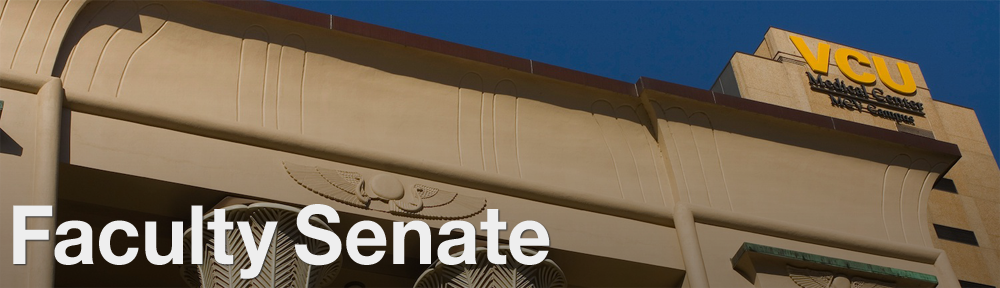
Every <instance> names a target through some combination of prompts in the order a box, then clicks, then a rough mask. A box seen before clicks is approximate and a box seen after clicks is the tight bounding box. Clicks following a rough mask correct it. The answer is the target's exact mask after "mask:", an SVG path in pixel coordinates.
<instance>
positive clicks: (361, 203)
mask: <svg viewBox="0 0 1000 288" xmlns="http://www.w3.org/2000/svg"><path fill="white" fill-rule="evenodd" d="M284 165H285V170H286V171H287V172H288V176H290V177H292V179H293V180H295V182H296V183H298V184H299V185H301V186H302V187H304V188H306V189H308V190H309V191H312V192H313V193H316V194H318V195H320V196H323V197H326V198H329V199H331V200H334V201H337V202H340V203H343V204H347V205H351V206H354V207H358V208H361V209H370V210H375V211H382V212H387V213H391V214H395V215H400V216H407V217H413V218H422V219H442V220H448V219H462V218H468V217H471V216H473V215H476V214H479V212H481V211H483V209H486V199H485V198H479V197H473V196H468V195H462V194H458V193H455V192H449V191H444V190H441V189H438V188H434V187H431V186H427V185H423V184H416V185H413V186H412V187H409V188H407V187H404V186H403V184H402V183H400V182H399V180H398V179H396V177H395V176H392V175H389V174H376V175H373V176H371V177H367V178H366V177H364V176H363V175H361V174H360V173H357V172H350V171H342V170H333V169H327V168H321V167H312V166H303V165H297V164H292V163H288V162H285V163H284Z"/></svg>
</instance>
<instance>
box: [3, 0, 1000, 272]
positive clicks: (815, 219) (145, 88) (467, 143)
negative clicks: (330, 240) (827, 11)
mask: <svg viewBox="0 0 1000 288" xmlns="http://www.w3.org/2000/svg"><path fill="white" fill-rule="evenodd" d="M3 7H4V8H3V9H4V11H3V13H2V15H3V16H2V18H0V60H2V61H0V65H2V66H4V67H9V68H3V70H2V73H0V80H2V81H0V87H2V89H0V100H2V101H3V102H2V106H0V107H2V110H0V128H2V131H3V133H2V135H0V136H2V137H3V138H2V146H0V150H2V151H0V152H2V153H0V181H2V182H0V183H2V184H0V197H2V198H0V203H3V205H0V207H2V208H0V209H2V211H0V246H3V247H13V246H14V245H17V243H15V241H13V239H14V236H15V235H12V234H13V232H12V231H14V229H15V225H14V224H13V223H14V220H15V219H14V218H13V216H12V215H13V214H12V213H13V212H12V210H13V205H54V207H55V208H54V212H55V213H54V214H55V215H56V217H55V219H53V218H51V217H33V218H30V219H29V220H28V221H27V224H26V225H27V227H28V228H31V229H48V230H49V233H50V235H51V237H52V238H53V239H54V240H53V241H28V242H27V248H26V249H27V262H28V264H27V265H13V264H11V262H5V263H3V264H2V266H0V267H2V270H0V279H2V281H0V286H10V287H44V286H117V287H162V286H185V285H187V284H191V283H194V284H195V285H197V284H199V283H201V284H205V283H209V282H211V283H210V284H216V285H221V286H228V284H234V283H221V282H219V281H222V280H219V279H217V278H208V277H207V276H205V275H206V274H204V273H209V272H205V271H207V270H206V269H205V267H202V270H199V269H198V267H193V266H190V265H188V266H181V267H180V270H181V273H180V275H179V274H178V267H177V266H176V265H153V264H150V263H148V262H147V261H145V259H143V257H142V254H141V253H140V256H139V257H137V258H136V260H135V261H133V262H132V263H131V264H128V265H121V266H118V265H112V264H110V263H107V262H106V261H105V260H103V259H102V258H101V257H94V258H95V260H94V261H95V263H94V264H92V265H82V264H78V265H59V264H57V263H55V260H54V259H53V253H54V252H53V249H54V246H55V245H56V243H58V241H59V240H65V239H73V238H78V237H80V236H81V232H80V231H79V230H71V231H69V233H68V235H55V234H54V231H55V230H56V226H57V225H58V224H59V223H62V222H65V221H69V220H82V221H85V222H87V223H89V224H90V225H91V226H93V227H94V230H95V232H96V231H99V230H100V227H103V226H104V225H105V224H106V223H110V222H112V221H114V220H125V221H129V222H131V223H133V224H134V225H135V226H136V227H139V228H140V229H141V228H142V225H141V222H143V221H158V223H163V224H166V223H167V222H169V221H188V219H189V214H190V213H191V212H190V207H191V205H203V206H204V207H206V209H207V208H209V207H220V208H221V207H229V208H227V209H231V211H237V210H238V211H250V212H246V214H239V215H240V216H233V217H251V216H247V215H251V214H252V213H254V212H253V211H267V213H270V214H268V215H277V216H273V217H275V218H274V219H280V220H281V221H289V220H288V219H287V218H282V217H285V216H281V215H285V214H282V213H285V212H287V211H289V210H294V209H296V208H295V207H302V206H305V205H309V204H314V203H320V204H327V205H330V206H331V207H334V208H336V209H337V210H338V212H339V213H340V217H341V224H339V225H338V224H331V225H330V226H329V228H331V229H332V230H333V231H334V232H335V233H337V234H338V235H345V234H346V232H347V229H348V227H349V226H350V224H352V223H355V222H359V221H363V220H371V221H375V222H376V223H378V224H380V225H382V226H383V227H385V228H384V230H386V231H391V229H389V226H391V224H390V222H391V221H410V220H414V219H419V220H423V221H426V222H427V223H428V224H430V226H432V227H435V228H436V227H440V225H442V224H443V223H444V222H445V220H444V219H461V220H465V221H468V222H471V223H476V222H480V221H483V220H484V219H485V215H484V213H482V210H483V209H498V210H499V211H500V217H501V220H504V221H507V222H513V223H517V222H520V221H525V220H534V221H538V222H540V223H542V224H544V225H545V226H546V227H547V228H548V232H549V236H550V238H551V239H552V243H551V247H550V248H548V251H549V252H550V253H549V256H548V259H549V260H551V261H549V262H546V263H545V264H544V265H541V266H538V267H536V269H535V270H531V271H526V270H517V269H516V268H511V267H479V268H490V269H494V270H489V271H506V272H512V271H513V272H518V273H521V275H524V276H525V277H528V278H530V279H529V280H530V281H529V282H530V283H529V284H530V285H529V286H531V285H534V286H547V287H567V285H568V287H817V285H818V286H822V287H848V286H850V285H854V286H852V287H882V286H888V287H995V286H997V285H998V284H1000V272H998V271H1000V234H998V233H1000V232H998V231H1000V216H998V215H1000V204H998V203H1000V193H998V191H1000V171H998V168H997V164H996V162H995V161H994V160H993V157H992V151H991V150H990V148H989V146H988V145H987V144H986V140H985V137H984V136H983V133H982V131H981V128H980V126H979V124H978V120H977V118H976V116H975V113H974V112H973V111H972V110H971V109H968V108H964V107H959V106H955V105H952V104H948V103H943V102H939V101H935V100H933V99H932V98H931V95H930V91H929V90H928V89H927V84H926V81H925V79H924V78H923V75H922V73H921V71H920V67H919V66H918V65H917V64H916V63H912V62H907V61H903V60H899V59H894V58H891V57H888V56H883V55H880V54H875V53H872V52H867V51H863V50H860V49H856V48H852V47H847V46H843V45H840V44H836V43H833V42H829V41H826V40H819V39H814V38H811V37H808V36H805V35H799V34H795V33H792V32H788V31H784V30H780V29H775V28H772V29H770V30H768V31H767V33H766V34H765V37H764V41H762V42H761V44H760V46H759V48H758V49H757V51H756V52H755V53H754V54H753V55H748V54H741V53H736V54H735V55H734V56H733V58H732V59H731V60H730V64H729V65H727V66H726V67H725V69H723V72H722V73H721V75H720V77H719V79H718V80H717V81H716V84H715V85H714V86H713V87H712V89H711V90H702V89H697V88H692V87H687V86H683V85H678V84H673V83H669V82H665V81H660V80H656V79H650V78H641V79H639V80H638V81H637V82H635V83H626V82H621V81H617V80H613V79H608V78H603V77H600V76H595V75H589V74H585V73H582V72H578V71H573V70H569V69H566V68H561V67H556V66H553V65H548V64H544V63H541V62H537V61H533V60H527V59H522V58H517V57H513V56H508V55H502V54H498V53H494V52H490V51H485V50H481V49H477V48H473V47H468V46H463V45H460V44H454V43H449V42H445V41H442V40H437V39H432V38H428V37H423V36H419V35H414V34H410V33H407V32H403V31H398V30H393V29H389V28H384V27H379V26H375V25H371V24H366V23H360V22H357V21H352V20H349V19H344V18H339V17H335V16H331V15H326V14H320V13H314V12H309V11H304V10H299V9H295V8H290V7H287V6H282V5H278V4H274V3H269V2H214V1H204V2H195V1H162V2H157V1H111V2H100V1H20V0H16V1H7V2H5V4H4V5H3ZM824 64H825V65H824ZM848 67H849V68H848ZM880 70H881V71H880ZM876 90H878V91H879V92H876ZM323 172H326V174H324V173H323ZM317 177H319V178H317ZM320 179H322V181H319V180H320ZM324 183H325V184H324ZM364 183H372V184H371V185H372V186H377V185H382V184H386V183H388V184H386V185H388V186H380V187H389V186H392V187H396V188H398V189H400V190H398V191H396V192H398V193H400V194H399V196H398V197H397V198H393V196H386V195H388V194H386V195H383V194H385V193H380V191H382V192H385V190H377V189H381V188H372V189H375V190H372V191H374V194H372V195H379V196H381V197H382V199H381V201H375V200H378V199H377V198H378V197H373V198H372V199H375V200H371V199H368V200H366V201H365V202H358V201H356V200H352V199H355V198H351V197H356V196H357V195H360V194H362V193H360V192H359V191H365V190H359V189H362V188H358V186H359V185H361V184H364ZM392 183H396V184H392ZM390 184H391V185H390ZM393 185H396V186H393ZM394 189H395V188H394ZM414 193H416V194H414ZM438 194H440V195H448V197H451V198H449V199H448V200H445V201H441V200H437V198H434V197H435V195H438ZM407 195H410V197H412V196H413V195H417V196H420V197H419V199H418V200H421V201H425V202H419V201H418V202H417V204H419V205H423V206H421V208H418V209H404V208H405V207H404V206H401V205H403V204H398V203H396V202H392V201H395V200H401V199H403V198H399V197H407ZM406 199H409V198H406ZM414 199H416V198H414ZM367 201H370V202H367ZM408 203H409V202H408ZM392 205H396V206H392ZM396 207H398V208H400V209H402V210H400V209H397V208H396ZM240 213H243V212H240ZM262 213H263V212H262ZM267 213H264V214H267ZM227 215H237V213H233V214H227ZM254 215H258V214H254ZM253 217H263V216H253ZM254 219H257V218H254ZM269 219H270V218H269ZM243 220H251V219H249V218H243ZM157 227H158V230H157V231H158V232H157V234H156V235H158V236H159V237H157V238H156V239H157V244H158V250H165V249H167V247H169V246H168V245H167V244H169V243H170V241H171V240H170V238H169V237H168V236H167V235H170V229H168V228H167V227H168V225H159V226H157ZM283 231H284V230H283ZM282 233H293V232H291V231H284V232H282ZM95 234H96V233H95ZM142 235H149V234H148V233H147V234H142ZM283 235H286V236H287V235H292V234H283ZM484 235H485V234H480V235H479V236H484ZM389 236H390V238H392V235H389ZM96 237H97V236H96V235H94V238H96ZM289 237H292V236H289ZM501 237H502V238H504V239H508V238H509V237H510V235H509V231H507V232H504V233H502V234H501ZM292 238H294V237H292ZM289 239H291V238H289ZM144 240H145V239H144V238H143V237H126V236H125V235H124V233H116V234H112V236H111V242H112V248H111V250H112V251H113V253H116V255H121V254H122V253H125V251H126V249H127V248H128V247H143V246H142V245H143V243H144ZM444 240H446V238H445V237H434V239H433V240H432V241H433V242H434V243H435V244H437V243H440V242H441V241H444ZM406 243H407V245H408V246H407V247H410V248H408V249H406V250H405V251H406V252H405V253H404V255H405V257H406V259H411V260H414V259H416V258H417V257H418V256H417V255H416V252H415V251H416V249H412V247H414V246H416V245H418V244H417V240H416V239H415V238H411V237H407V238H406ZM435 246H436V245H435ZM282 247H286V246H282ZM196 248H197V247H196ZM286 248H287V247H286ZM74 249H76V250H74ZM97 249H98V248H97V247H93V250H97ZM234 249H239V248H238V247H236V248H234ZM79 250H80V248H79V247H78V246H77V247H76V248H73V247H71V248H70V249H69V250H68V251H69V252H68V254H71V255H75V254H74V253H79V252H77V251H79ZM369 251H371V250H369ZM386 252H387V254H388V255H392V253H393V251H386ZM93 253H94V255H95V256H96V255H98V252H97V251H94V252H93ZM14 256H15V255H14V254H13V252H12V250H10V249H0V259H12V258H14ZM342 259H343V258H342ZM386 259H388V257H387V258H386ZM416 262H417V261H407V264H404V265H394V264H390V262H389V261H387V260H383V261H381V262H379V263H378V264H375V265H369V266H366V265H360V264H357V263H353V262H351V261H343V262H337V263H334V264H332V265H330V266H324V267H307V268H308V271H315V272H310V273H316V275H321V276H322V277H321V278H322V279H319V278H317V279H314V278H308V279H306V280H303V281H302V282H301V283H299V284H300V285H301V286H312V285H320V284H322V285H326V286H329V287H415V285H416V287H439V286H436V285H439V284H440V283H437V284H435V283H432V282H433V281H438V280H440V281H449V280H448V279H443V278H441V277H444V276H442V275H446V274H447V273H448V272H445V271H446V270H447V269H445V268H444V267H442V266H441V265H426V264H419V263H416ZM269 263H271V266H270V267H271V268H270V269H272V270H271V271H272V272H275V271H278V272H281V273H286V274H288V273H292V272H294V273H299V272H295V271H299V270H295V271H290V270H292V269H289V267H291V266H288V265H279V264H278V263H277V262H269ZM282 263H285V262H282ZM289 263H290V262H289ZM295 263H297V262H295ZM484 265H486V264H484ZM206 267H207V266H206ZM296 267H298V266H296ZM216 268H219V269H224V268H225V267H221V268H220V266H218V265H216V266H212V267H210V269H216ZM471 268H475V267H465V269H471ZM213 271H214V270H213ZM462 271H466V270H462ZM469 271H471V270H469ZM278 272H275V273H278ZM463 273H471V272H468V271H466V272H463ZM496 273H497V274H498V275H499V274H502V273H500V272H496ZM515 274H516V273H515ZM181 275H184V277H181ZM272 275H277V274H272ZM296 275H299V274H296ZM480 276H481V275H480ZM273 277H274V278H269V279H270V280H274V281H278V280H279V278H280V279H285V278H282V277H284V276H282V277H277V276H273ZM435 277H437V278H435ZM497 277H500V276H497ZM445 278H446V277H445ZM289 279H290V278H289ZM435 279H437V280H435ZM442 279H443V280H442ZM270 280H269V281H270ZM807 282H809V283H813V284H811V285H813V286H810V284H807ZM303 283H304V284H303ZM567 283H568V284H567ZM960 283H961V284H960ZM235 284H239V283H235ZM976 285H979V286H976ZM534 286H532V287H534Z"/></svg>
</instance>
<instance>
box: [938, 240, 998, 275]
mask: <svg viewBox="0 0 1000 288" xmlns="http://www.w3.org/2000/svg"><path fill="white" fill-rule="evenodd" d="M936 245H940V246H938V247H940V248H941V249H942V250H944V251H945V253H948V259H949V260H951V266H952V268H953V269H954V270H955V276H958V279H962V280H966V281H973V282H978V283H987V282H988V281H991V280H992V278H993V277H991V275H990V271H989V270H988V268H987V264H986V259H984V255H983V253H984V252H986V251H983V249H980V248H979V247H976V246H972V245H968V244H963V243H958V242H952V241H948V240H941V241H940V242H937V244H936Z"/></svg>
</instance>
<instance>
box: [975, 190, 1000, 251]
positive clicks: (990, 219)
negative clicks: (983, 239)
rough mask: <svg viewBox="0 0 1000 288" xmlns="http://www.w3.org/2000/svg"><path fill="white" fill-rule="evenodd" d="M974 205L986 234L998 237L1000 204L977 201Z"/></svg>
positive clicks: (999, 232) (999, 233) (999, 231)
mask: <svg viewBox="0 0 1000 288" xmlns="http://www.w3.org/2000/svg"><path fill="white" fill-rule="evenodd" d="M975 203H976V208H977V209H978V210H979V217H980V219H982V221H983V226H985V228H986V233H987V234H989V235H1000V202H995V201H989V200H978V201H976V202H975ZM994 244H996V243H994Z"/></svg>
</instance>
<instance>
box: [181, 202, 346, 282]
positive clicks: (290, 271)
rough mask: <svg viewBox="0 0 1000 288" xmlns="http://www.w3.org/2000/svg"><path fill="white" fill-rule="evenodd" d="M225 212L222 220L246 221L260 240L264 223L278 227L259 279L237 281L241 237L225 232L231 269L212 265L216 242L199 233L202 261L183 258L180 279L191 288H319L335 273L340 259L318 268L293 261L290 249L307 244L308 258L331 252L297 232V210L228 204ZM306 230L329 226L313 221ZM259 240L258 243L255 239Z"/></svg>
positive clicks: (242, 256)
mask: <svg viewBox="0 0 1000 288" xmlns="http://www.w3.org/2000/svg"><path fill="white" fill-rule="evenodd" d="M222 209H224V210H225V211H226V221H229V222H236V221H241V222H243V221H245V222H249V224H250V227H251V228H252V230H253V234H254V238H255V239H262V237H261V234H262V233H263V231H264V224H265V223H266V222H277V228H276V229H275V232H274V237H273V238H272V239H271V244H270V245H269V246H268V249H269V251H268V252H267V256H266V257H265V260H264V264H263V267H262V268H261V271H260V274H258V275H257V277H255V278H252V279H240V269H245V268H248V267H250V257H249V256H248V255H249V254H248V253H247V251H246V247H245V245H244V243H243V239H242V237H241V236H240V232H239V231H237V230H235V229H234V230H228V231H226V232H225V233H226V247H225V248H226V250H225V251H226V252H228V254H230V255H232V256H233V264H232V265H223V264H219V263H218V262H216V261H215V254H214V253H213V252H214V251H215V250H216V246H215V245H216V243H215V237H214V235H213V234H212V232H213V231H212V230H208V229H205V230H203V232H202V233H203V234H202V238H203V241H204V242H203V244H204V247H201V249H202V251H203V254H202V255H203V256H204V259H202V264H200V265H194V264H187V263H191V259H190V257H191V255H190V253H185V255H184V263H186V264H184V265H182V266H181V276H182V277H183V278H184V280H185V281H186V282H187V283H188V285H189V286H191V287H213V288H226V287H297V288H310V287H322V286H324V285H326V284H329V283H330V282H332V280H333V279H334V278H336V277H337V275H338V274H339V273H340V268H341V266H342V261H343V258H340V259H337V261H334V262H333V263H330V264H327V265H323V266H313V265H309V264H307V263H305V262H303V261H302V260H301V259H299V258H298V257H297V256H296V253H295V245H296V244H306V245H307V247H309V250H310V252H312V253H313V254H317V255H319V254H325V253H326V252H327V251H329V250H330V247H329V246H327V244H326V242H323V241H319V240H316V239H312V238H309V237H305V236H304V235H302V233H301V232H299V230H298V228H297V226H296V223H295V219H296V217H297V216H298V214H299V209H297V208H294V207H290V206H285V205H281V204H274V203H255V204H251V205H233V206H228V207H225V208H222ZM214 214H215V213H214V210H213V211H211V212H209V213H207V214H205V217H204V220H205V222H206V223H207V222H209V221H212V220H213V219H214V218H215V216H214ZM309 222H310V225H312V226H315V227H319V228H322V229H327V230H330V227H329V226H328V225H327V224H326V223H325V222H324V221H321V220H319V219H318V218H316V217H313V218H311V219H309ZM257 241H259V240H257ZM258 245H259V244H258ZM184 251H191V229H188V230H187V231H185V233H184Z"/></svg>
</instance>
